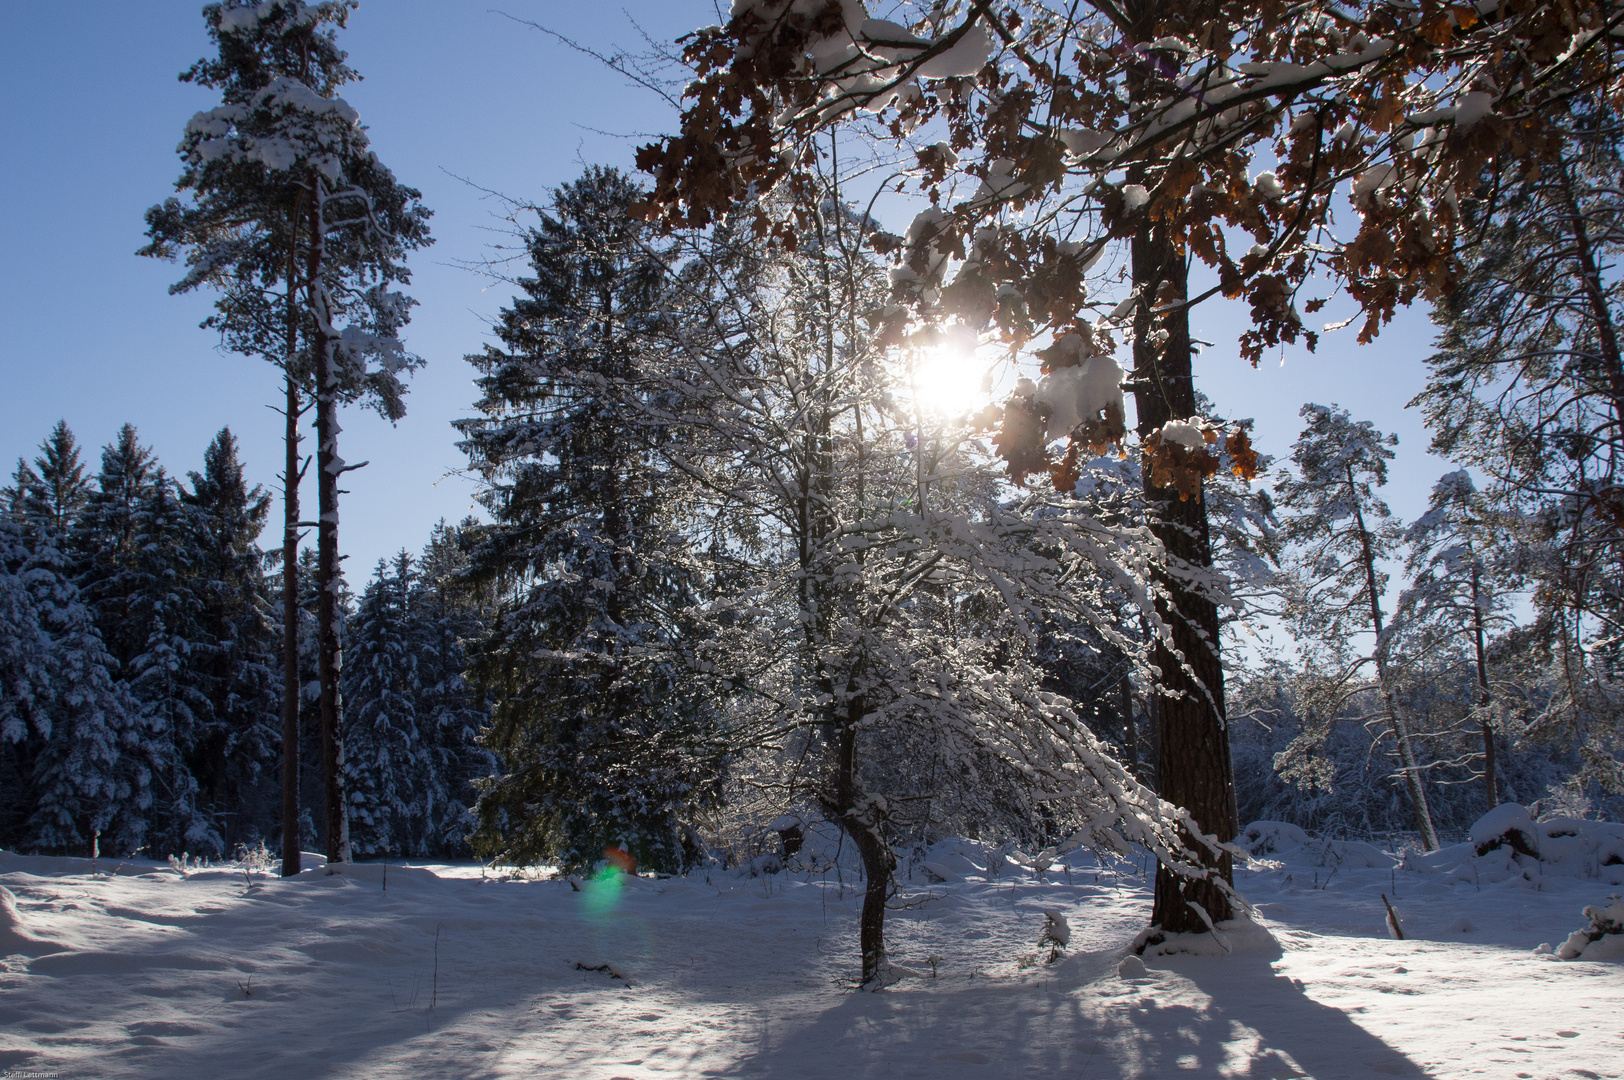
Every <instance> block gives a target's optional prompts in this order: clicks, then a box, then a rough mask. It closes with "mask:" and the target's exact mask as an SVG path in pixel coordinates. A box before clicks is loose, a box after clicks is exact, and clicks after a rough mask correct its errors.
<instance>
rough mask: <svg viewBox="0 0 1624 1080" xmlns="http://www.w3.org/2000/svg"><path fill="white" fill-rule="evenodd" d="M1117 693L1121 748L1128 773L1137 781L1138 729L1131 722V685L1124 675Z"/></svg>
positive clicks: (1138, 772) (1138, 770) (1138, 769)
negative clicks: (1119, 706)
mask: <svg viewBox="0 0 1624 1080" xmlns="http://www.w3.org/2000/svg"><path fill="white" fill-rule="evenodd" d="M1117 691H1118V693H1120V694H1121V696H1122V705H1121V709H1122V748H1123V750H1124V751H1126V756H1127V758H1128V761H1127V765H1128V771H1129V772H1130V773H1132V774H1133V776H1134V779H1135V780H1139V779H1141V777H1140V768H1139V728H1138V727H1137V726H1136V725H1135V724H1134V722H1133V683H1132V682H1131V681H1130V680H1129V679H1128V677H1127V676H1126V675H1124V676H1122V681H1121V682H1119V683H1118V684H1117Z"/></svg>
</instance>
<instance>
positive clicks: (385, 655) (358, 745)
mask: <svg viewBox="0 0 1624 1080" xmlns="http://www.w3.org/2000/svg"><path fill="white" fill-rule="evenodd" d="M416 577H417V575H416V572H415V570H414V568H413V566H412V560H411V556H409V555H408V554H407V553H406V552H405V551H402V552H400V554H399V555H397V556H396V557H395V560H394V563H393V565H390V564H389V563H386V562H384V561H383V560H382V559H380V560H378V568H377V572H376V574H375V575H374V577H373V579H372V581H371V582H370V583H369V584H368V585H367V587H366V590H365V591H364V592H363V593H362V594H361V602H360V604H359V605H358V606H357V608H356V612H355V617H354V618H353V619H352V620H351V621H350V623H349V633H348V634H347V635H346V638H347V640H346V651H347V653H348V656H349V661H350V662H349V664H348V665H347V668H346V671H345V677H344V700H345V701H346V702H347V703H348V708H347V710H346V716H345V725H344V751H345V759H344V780H345V786H346V791H347V796H346V797H347V798H348V799H349V816H350V842H351V844H352V845H353V846H354V849H355V852H356V854H358V855H378V854H397V855H416V854H421V853H423V848H422V844H421V840H420V838H421V835H422V831H423V817H424V814H423V809H424V807H425V806H426V805H432V803H433V802H435V801H437V800H436V799H435V790H434V789H435V788H436V787H438V785H437V784H436V782H435V781H436V780H437V777H435V776H434V774H433V772H432V770H430V769H428V768H425V765H427V763H428V761H429V759H430V754H429V752H428V747H427V746H426V745H425V740H424V738H423V735H422V733H421V729H420V726H419V723H418V716H417V706H418V702H419V699H420V697H421V688H420V686H419V683H418V677H417V663H418V659H419V652H418V649H417V648H416V647H415V645H416V643H415V642H414V641H413V640H412V637H411V631H412V625H411V613H410V611H409V608H408V605H409V603H410V598H411V591H412V587H413V585H414V584H415V581H416Z"/></svg>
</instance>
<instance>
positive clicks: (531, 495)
mask: <svg viewBox="0 0 1624 1080" xmlns="http://www.w3.org/2000/svg"><path fill="white" fill-rule="evenodd" d="M640 195H641V193H640V191H639V190H638V189H637V187H636V186H635V185H634V184H632V182H631V181H630V180H628V179H627V178H626V177H624V176H622V175H621V174H620V173H618V172H616V171H614V170H612V169H602V168H596V167H594V168H590V169H588V170H587V172H586V173H585V174H584V175H583V176H582V177H581V178H580V179H578V180H576V181H574V182H572V183H569V184H565V185H564V186H562V187H560V188H559V189H557V191H556V192H555V193H554V196H553V199H552V202H551V204H550V206H549V207H548V208H547V209H546V210H545V211H539V212H538V216H539V219H540V220H539V222H538V224H537V225H536V227H535V228H534V229H532V230H530V232H529V233H528V235H527V236H526V238H525V239H526V246H527V247H528V249H529V254H530V262H531V267H532V269H533V271H534V274H533V276H531V277H526V278H523V279H521V280H520V281H519V283H518V284H519V286H520V287H521V288H522V289H523V295H521V296H519V297H518V298H516V299H515V300H514V302H513V304H512V305H511V306H510V307H508V308H506V309H504V310H503V312H502V315H501V318H500V321H499V322H498V324H497V327H496V334H497V337H498V338H499V339H500V342H501V347H500V348H498V347H495V346H488V347H487V348H486V349H485V351H484V352H482V353H479V354H476V355H473V356H470V357H469V358H468V359H469V362H470V363H472V364H473V365H474V366H475V367H476V368H477V369H478V370H479V372H480V376H479V379H478V380H477V385H478V386H479V389H480V393H481V397H480V399H479V401H478V402H477V406H476V407H477V408H478V410H479V413H480V415H479V416H476V417H473V418H470V419H467V420H463V421H460V422H458V424H457V426H458V428H459V430H461V432H462V434H463V436H464V442H463V444H462V445H463V447H464V449H465V450H466V452H467V453H468V455H469V459H470V464H471V466H472V467H473V469H474V470H475V471H477V472H478V473H479V474H480V476H481V478H482V480H483V481H484V484H485V491H484V493H483V495H482V496H481V500H482V501H483V502H484V504H485V506H486V507H487V508H488V509H489V510H490V512H491V515H492V517H493V519H494V521H493V523H492V524H491V525H490V526H488V527H487V528H486V529H485V530H484V531H483V533H482V536H481V542H480V543H479V544H478V546H477V547H476V549H475V551H474V552H473V565H472V568H471V573H472V574H473V575H474V577H475V578H476V580H480V581H484V582H487V583H493V582H502V583H511V588H510V589H509V590H508V591H507V592H505V594H504V595H503V598H502V601H501V603H500V605H499V607H498V609H497V612H496V616H495V621H494V625H493V626H492V629H491V633H490V636H489V638H487V639H486V641H485V642H484V643H483V644H482V645H481V646H480V647H479V649H478V651H477V652H476V653H475V655H474V657H473V666H472V672H473V675H474V678H475V680H476V682H477V683H478V684H479V686H480V687H481V688H482V689H483V690H484V691H485V692H486V693H487V694H489V695H490V697H491V700H492V701H493V703H494V712H493V715H492V723H491V728H490V733H489V735H488V737H487V745H488V746H489V747H490V748H491V750H492V751H494V752H495V753H496V755H497V757H498V759H499V761H500V763H501V768H502V771H501V773H500V774H499V775H498V776H497V777H495V778H494V779H493V780H491V781H490V782H489V784H488V786H487V787H486V789H485V792H484V794H483V796H482V797H481V799H480V804H479V816H480V832H479V834H478V838H477V840H476V849H477V850H479V851H480V852H481V853H482V854H485V855H491V856H497V857H500V858H502V859H503V860H506V861H513V862H535V861H542V860H547V861H555V862H557V863H559V864H560V865H563V866H565V867H568V868H572V869H579V868H582V867H585V866H589V865H591V864H592V863H593V862H594V861H595V860H597V859H598V858H599V857H600V856H601V855H602V853H603V851H604V849H605V848H606V847H608V846H618V847H622V848H624V849H626V850H628V851H630V852H631V853H632V855H633V856H634V857H635V858H636V859H637V860H638V862H639V863H640V864H642V865H645V866H648V867H652V868H657V869H662V870H672V871H674V870H680V869H681V868H683V867H684V866H687V865H689V864H691V863H692V861H693V860H694V859H695V858H696V857H697V856H698V854H699V853H698V850H697V848H696V846H695V844H694V842H693V841H692V839H691V829H690V826H691V823H692V821H693V820H694V816H695V815H696V814H697V813H698V812H699V810H700V809H701V808H702V807H703V806H705V805H706V804H707V802H708V801H709V800H710V799H712V798H714V796H715V793H716V781H717V772H716V762H715V760H714V758H712V757H708V756H706V751H705V750H704V749H703V729H704V727H705V724H706V722H707V721H706V707H705V705H704V704H703V702H702V701H701V700H700V699H699V698H698V697H697V696H696V695H695V694H694V693H693V691H692V689H691V688H690V687H689V686H687V685H685V683H684V680H683V677H682V672H681V669H680V667H679V665H677V664H675V663H673V662H672V652H673V650H674V648H675V646H676V640H675V638H676V635H677V633H678V622H677V620H678V619H679V618H680V613H681V612H682V611H683V610H684V609H687V608H690V607H691V606H692V605H693V603H694V593H693V583H692V582H691V580H690V579H689V578H688V576H687V574H686V571H685V570H684V568H683V564H682V554H683V549H684V546H685V544H686V542H687V541H686V540H685V539H684V537H683V536H682V535H681V534H680V533H678V532H677V531H675V529H674V528H673V526H672V522H673V517H672V512H673V509H674V504H676V503H679V502H680V501H681V498H682V495H681V490H682V483H683V482H682V481H681V479H680V477H679V475H678V474H676V473H675V472H673V471H669V470H664V469H661V468H660V467H659V466H658V465H657V463H656V462H655V461H654V460H653V459H652V458H651V457H650V456H649V454H648V453H647V452H646V447H645V445H644V444H643V440H644V439H646V438H647V432H646V431H639V430H634V429H633V428H632V427H631V426H629V425H628V423H627V416H626V414H625V412H624V411H623V409H622V405H621V402H620V401H619V400H617V398H616V397H615V395H614V394H612V393H609V392H606V390H605V384H606V381H614V382H623V381H626V380H629V379H631V378H632V376H633V374H634V371H635V368H636V365H637V362H638V357H639V353H640V350H642V349H644V348H646V347H647V345H648V342H649V335H651V334H653V333H655V332H657V331H658V330H659V329H660V328H661V327H662V326H664V325H666V324H667V322H668V317H667V314H666V311H667V304H668V298H667V292H666V288H665V282H666V279H667V275H668V272H669V271H668V267H667V265H666V262H665V260H664V258H663V257H662V256H661V255H660V254H659V252H658V251H657V250H656V248H655V245H656V243H657V241H656V238H655V236H654V234H653V232H652V231H651V230H650V229H649V228H647V227H646V226H645V225H644V224H643V223H642V222H641V220H640V219H638V218H637V217H636V216H635V215H633V214H632V213H630V212H629V208H630V206H631V204H632V203H633V202H634V201H636V200H637V199H638V198H639V197H640Z"/></svg>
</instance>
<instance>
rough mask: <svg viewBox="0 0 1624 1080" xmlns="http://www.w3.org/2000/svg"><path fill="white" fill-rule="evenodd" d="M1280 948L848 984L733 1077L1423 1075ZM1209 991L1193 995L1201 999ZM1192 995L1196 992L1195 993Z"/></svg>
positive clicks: (1267, 1079)
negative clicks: (1334, 1004) (1319, 992)
mask: <svg viewBox="0 0 1624 1080" xmlns="http://www.w3.org/2000/svg"><path fill="white" fill-rule="evenodd" d="M1279 956H1280V952H1279V949H1278V947H1271V948H1267V949H1260V950H1257V951H1252V952H1247V953H1240V954H1236V955H1232V956H1228V957H1221V958H1204V957H1179V958H1164V959H1162V960H1160V961H1154V962H1153V965H1152V969H1151V972H1150V975H1149V977H1148V978H1145V979H1140V980H1125V979H1121V978H1119V977H1118V976H1117V974H1116V965H1117V962H1118V961H1119V960H1120V958H1121V953H1120V952H1110V953H1094V954H1085V955H1080V956H1075V957H1072V958H1070V959H1068V960H1066V961H1065V962H1064V963H1062V964H1059V965H1057V966H1056V967H1054V968H1050V969H1047V971H1046V972H1044V973H1043V974H1035V973H1029V974H1027V975H1025V976H1024V977H1022V978H1020V979H1014V978H1006V979H997V978H993V979H980V978H976V979H965V978H962V977H961V978H949V977H945V976H944V977H943V978H941V979H939V980H930V979H925V980H920V981H917V982H915V981H912V980H909V981H905V982H903V983H902V984H899V986H897V987H895V988H893V989H892V990H890V991H887V992H885V993H880V994H868V993H851V994H848V995H846V996H845V997H843V998H842V999H840V1000H839V1002H838V1003H836V1004H834V1005H833V1006H832V1007H830V1008H828V1009H826V1010H824V1011H823V1012H822V1013H821V1014H818V1015H816V1016H815V1017H813V1018H811V1019H810V1020H800V1021H799V1022H786V1023H785V1024H784V1025H783V1028H785V1029H789V1030H782V1029H781V1030H777V1031H774V1032H772V1036H773V1037H772V1038H770V1039H769V1038H763V1039H762V1040H761V1042H760V1043H759V1044H758V1049H757V1051H756V1052H755V1054H753V1055H752V1056H751V1057H749V1058H748V1059H745V1060H743V1061H741V1062H740V1063H739V1067H738V1069H737V1071H736V1073H735V1074H734V1075H748V1076H763V1077H769V1078H780V1077H781V1078H785V1080H788V1078H802V1077H807V1078H811V1077H823V1076H829V1075H835V1074H836V1073H838V1075H840V1076H842V1077H850V1078H854V1080H855V1078H866V1077H875V1078H878V1077H907V1076H920V1077H929V1078H931V1080H956V1078H959V1077H963V1078H966V1080H968V1078H972V1077H974V1078H976V1080H986V1078H991V1077H1020V1078H1023V1080H1025V1078H1029V1077H1067V1078H1074V1080H1106V1078H1110V1080H1116V1078H1122V1080H1135V1078H1151V1077H1169V1078H1170V1077H1191V1078H1196V1077H1219V1076H1223V1077H1226V1078H1240V1080H1276V1078H1284V1077H1298V1076H1302V1077H1313V1078H1314V1080H1339V1078H1344V1077H1345V1078H1348V1080H1369V1078H1371V1077H1377V1078H1383V1077H1400V1078H1414V1080H1421V1078H1424V1077H1425V1076H1426V1075H1427V1074H1426V1073H1425V1072H1424V1071H1423V1070H1422V1069H1421V1068H1420V1066H1418V1065H1416V1064H1415V1063H1414V1062H1412V1061H1411V1060H1409V1059H1408V1058H1407V1057H1405V1056H1404V1055H1403V1054H1401V1053H1399V1052H1398V1051H1397V1050H1395V1049H1393V1048H1392V1047H1390V1046H1388V1045H1387V1044H1386V1043H1385V1042H1383V1041H1382V1040H1381V1039H1379V1038H1377V1037H1376V1036H1375V1035H1373V1034H1371V1033H1370V1032H1368V1031H1366V1030H1365V1029H1364V1028H1362V1027H1360V1026H1359V1025H1358V1024H1356V1023H1354V1022H1353V1020H1352V1019H1350V1018H1349V1017H1348V1015H1347V1014H1345V1013H1344V1012H1342V1011H1341V1010H1340V1009H1335V1008H1331V1007H1329V1006H1326V1005H1322V1004H1320V1003H1319V1002H1316V1001H1314V1000H1313V999H1312V998H1311V997H1309V996H1308V995H1307V994H1306V993H1305V992H1304V990H1303V988H1302V987H1300V986H1299V985H1297V984H1296V983H1294V982H1293V981H1292V980H1291V979H1289V978H1286V977H1285V976H1283V975H1280V974H1277V973H1276V972H1275V971H1274V970H1273V969H1272V967H1271V966H1270V965H1271V962H1272V961H1274V960H1276V959H1278V958H1279ZM1203 996H1204V997H1206V998H1207V999H1209V1000H1208V1001H1207V1002H1206V1003H1204V1004H1201V1005H1199V1006H1198V1005H1197V1004H1196V1003H1195V1002H1199V1001H1200V998H1201V997H1203ZM1192 999H1194V1002H1192Z"/></svg>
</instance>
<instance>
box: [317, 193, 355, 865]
mask: <svg viewBox="0 0 1624 1080" xmlns="http://www.w3.org/2000/svg"><path fill="white" fill-rule="evenodd" d="M312 187H313V189H314V196H313V197H312V198H311V200H310V215H311V217H310V234H311V236H310V267H309V270H308V276H309V287H310V290H311V297H312V305H311V307H312V309H313V310H312V315H313V316H314V317H313V319H312V322H313V324H314V326H313V330H312V333H313V334H314V342H313V346H312V349H311V353H312V357H313V359H314V361H315V382H316V503H317V507H318V509H319V511H320V517H319V519H318V521H317V526H316V587H317V598H316V654H317V670H318V673H319V674H318V678H319V679H320V683H321V701H320V703H321V779H322V791H323V794H324V796H325V798H324V800H323V801H324V804H325V809H326V815H325V816H326V830H325V831H326V842H327V861H328V862H329V863H347V862H349V861H350V830H349V815H348V814H347V813H346V812H345V811H346V809H347V808H346V807H345V805H344V789H343V780H342V776H341V774H340V769H341V767H342V764H343V749H342V746H341V745H340V742H339V732H340V724H341V722H342V718H343V715H344V713H343V708H344V703H343V700H342V698H341V697H340V695H339V686H338V680H339V673H340V671H341V670H342V665H343V658H342V656H341V655H340V652H339V640H338V478H339V476H340V475H341V473H342V472H343V467H344V466H343V462H342V460H340V458H339V456H338V432H339V427H338V374H337V372H336V371H334V369H333V356H332V343H331V338H330V336H329V334H328V330H329V329H330V327H331V325H332V318H331V311H330V309H329V306H328V304H327V302H326V296H325V293H324V292H323V289H322V278H321V270H322V259H323V257H324V256H325V249H324V245H323V243H322V199H321V191H320V181H319V180H316V179H314V178H312Z"/></svg>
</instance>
